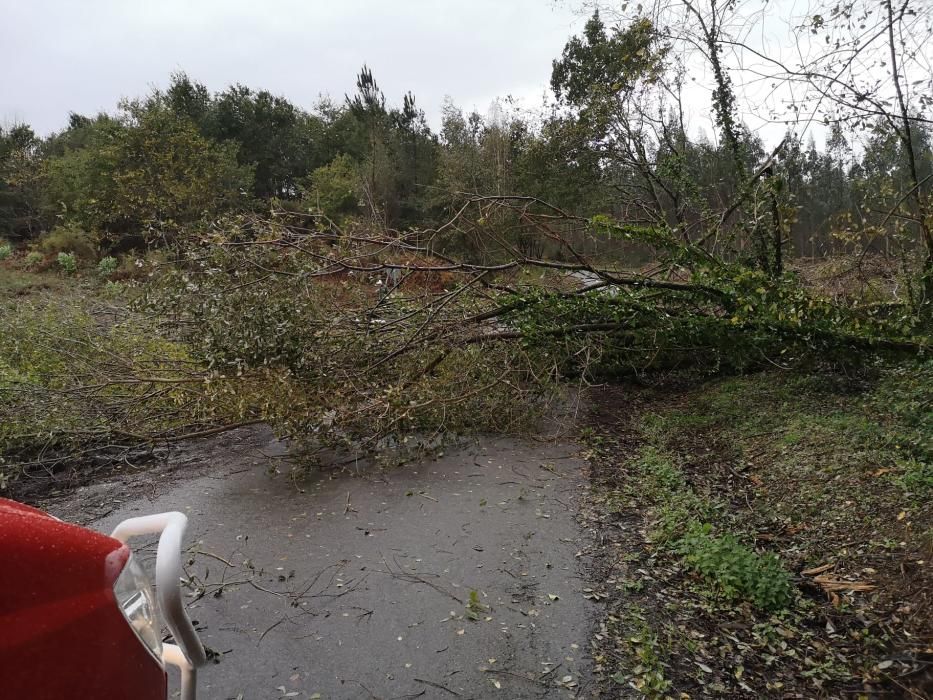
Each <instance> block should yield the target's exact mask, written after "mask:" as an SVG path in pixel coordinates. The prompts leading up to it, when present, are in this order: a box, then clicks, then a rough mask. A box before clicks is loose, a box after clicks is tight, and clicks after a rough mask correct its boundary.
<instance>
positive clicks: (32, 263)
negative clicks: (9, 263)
mask: <svg viewBox="0 0 933 700" xmlns="http://www.w3.org/2000/svg"><path fill="white" fill-rule="evenodd" d="M43 260H45V256H44V255H43V254H42V253H40V252H39V251H38V250H31V251H29V254H28V255H27V256H26V258H25V260H23V264H24V265H25V266H26V269H27V270H32V269H34V268H36V267H38V265H39V264H40V263H41V262H42V261H43Z"/></svg>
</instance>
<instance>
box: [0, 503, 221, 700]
mask: <svg viewBox="0 0 933 700" xmlns="http://www.w3.org/2000/svg"><path fill="white" fill-rule="evenodd" d="M186 526H187V518H186V517H185V516H184V515H183V514H181V513H162V514H159V515H150V516H145V517H141V518H132V519H130V520H124V521H123V522H122V523H120V524H119V525H118V526H117V528H116V529H115V530H114V531H113V533H111V535H110V536H109V537H108V536H107V535H102V534H100V533H97V532H94V531H92V530H88V529H86V528H83V527H79V526H77V525H70V524H68V523H64V522H62V521H60V520H58V519H57V518H54V517H52V516H51V515H49V514H47V513H43V512H42V511H40V510H37V509H35V508H31V507H29V506H26V505H23V504H21V503H16V502H15V501H10V500H6V499H2V498H0V697H4V698H42V699H52V698H54V699H56V700H58V699H60V698H108V700H116V699H120V698H125V699H126V700H156V699H158V700H165V698H166V693H167V679H166V674H165V664H171V665H174V666H177V667H178V668H179V669H180V671H181V685H182V690H181V697H182V700H193V699H194V697H195V692H196V669H197V668H198V667H199V666H201V665H202V664H203V663H204V661H205V654H204V647H203V646H202V645H201V642H200V640H199V639H198V636H197V633H196V632H195V631H194V627H193V626H192V624H191V621H190V620H189V618H188V615H187V613H186V612H185V608H184V604H183V602H182V597H181V587H180V579H181V574H182V570H181V544H182V537H183V536H184V532H185V527H186ZM154 533H161V537H160V538H159V547H158V554H157V557H156V572H155V589H154V592H153V587H152V586H151V585H150V583H149V580H148V578H147V577H146V575H145V573H144V572H143V570H142V569H141V568H140V567H139V565H138V564H137V563H136V562H135V561H134V560H133V554H132V552H131V550H130V548H129V547H128V546H127V544H126V541H127V540H128V539H129V538H130V537H134V536H136V535H144V534H154ZM163 622H164V624H165V626H166V627H167V628H168V630H169V631H170V632H171V634H172V638H173V640H174V644H167V643H163V641H162V639H163V631H162V623H163Z"/></svg>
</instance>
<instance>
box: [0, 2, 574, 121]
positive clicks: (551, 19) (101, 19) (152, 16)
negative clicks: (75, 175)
mask: <svg viewBox="0 0 933 700" xmlns="http://www.w3.org/2000/svg"><path fill="white" fill-rule="evenodd" d="M0 18H2V20H0V59H2V61H0V65H2V69H0V123H6V124H10V123H11V122H27V123H29V124H31V125H32V126H33V128H34V129H35V130H36V131H37V132H39V133H42V134H46V133H48V132H51V131H55V130H58V129H61V128H62V127H63V126H64V125H65V124H66V121H67V118H68V113H69V112H70V111H74V112H79V113H82V114H94V113H96V112H98V111H100V110H107V111H113V110H114V108H115V107H116V104H117V101H118V100H119V99H120V98H121V97H124V96H129V97H134V96H139V95H142V94H144V93H146V92H147V91H148V90H149V89H150V88H151V87H152V86H164V85H166V83H167V82H168V78H169V74H170V73H172V72H173V71H176V70H184V71H186V72H187V73H188V74H189V75H190V76H191V77H192V78H195V79H197V80H200V81H201V82H203V83H204V84H205V85H207V87H208V88H209V89H211V90H220V89H223V88H224V87H226V86H227V85H228V84H230V83H234V82H240V83H243V84H245V85H248V86H250V87H254V88H265V89H268V90H270V91H272V92H274V93H276V94H281V95H284V96H286V97H287V98H288V99H290V100H291V101H293V102H295V103H297V104H299V105H300V106H302V107H305V108H310V107H311V106H313V104H314V102H315V101H316V100H317V97H318V95H320V94H330V95H331V96H332V97H335V98H338V99H342V98H343V95H344V93H345V92H351V91H352V90H353V89H354V88H355V79H356V74H357V72H358V71H359V68H360V66H361V65H362V64H363V63H364V62H366V63H367V64H369V66H370V67H371V68H372V69H373V72H374V74H375V77H376V80H377V81H378V83H379V85H380V87H382V89H383V91H384V92H385V93H386V97H387V98H388V99H389V101H390V102H392V103H400V102H401V96H402V94H404V92H405V91H407V90H411V91H412V92H414V93H415V96H416V97H417V100H418V103H419V105H420V106H421V107H422V108H423V109H424V110H425V112H426V113H427V114H428V117H429V119H430V121H431V123H432V125H433V126H437V124H438V123H439V117H438V115H439V113H440V107H441V104H442V102H443V100H444V97H445V95H450V96H451V97H452V98H453V100H454V101H455V102H456V103H457V104H459V105H461V106H462V107H464V108H466V109H472V108H474V107H475V108H476V109H478V110H479V111H480V112H481V113H485V112H486V111H487V110H488V108H489V106H490V104H491V102H492V100H493V99H494V98H496V97H497V96H500V97H504V96H506V95H509V94H511V95H514V96H516V97H521V98H524V100H525V102H526V104H527V105H528V106H531V107H533V106H536V105H537V104H540V101H541V95H542V94H543V93H544V92H545V91H546V89H547V84H548V79H549V76H550V70H551V61H552V60H553V59H554V58H556V57H557V56H559V55H560V52H561V50H562V49H563V46H564V43H565V42H566V41H567V39H568V37H569V36H570V35H571V34H573V33H575V32H578V31H579V29H580V28H581V27H582V23H583V20H582V19H581V18H579V17H578V16H576V15H575V14H574V12H573V10H572V6H571V5H570V4H568V3H559V2H558V3H555V2H551V1H549V0H457V1H454V0H435V1H434V2H431V1H430V0H395V1H394V2H393V1H392V0H187V1H186V0H149V1H144V0H0Z"/></svg>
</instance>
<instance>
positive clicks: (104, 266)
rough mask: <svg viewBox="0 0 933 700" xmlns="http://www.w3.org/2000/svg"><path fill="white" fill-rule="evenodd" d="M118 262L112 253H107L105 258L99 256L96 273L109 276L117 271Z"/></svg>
mask: <svg viewBox="0 0 933 700" xmlns="http://www.w3.org/2000/svg"><path fill="white" fill-rule="evenodd" d="M118 266H119V262H117V259H116V258H115V257H113V256H112V255H108V256H107V257H106V258H101V259H100V262H99V263H97V274H99V275H100V276H101V277H110V275H112V274H113V273H114V272H116V271H117V267H118Z"/></svg>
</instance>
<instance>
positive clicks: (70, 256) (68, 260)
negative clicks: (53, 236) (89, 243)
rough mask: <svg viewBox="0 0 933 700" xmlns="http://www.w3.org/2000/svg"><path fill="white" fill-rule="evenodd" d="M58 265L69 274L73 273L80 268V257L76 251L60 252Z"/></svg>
mask: <svg viewBox="0 0 933 700" xmlns="http://www.w3.org/2000/svg"><path fill="white" fill-rule="evenodd" d="M56 259H57V260H58V266H59V267H60V268H61V269H62V270H63V271H64V272H66V273H67V274H69V275H73V274H74V273H75V272H76V271H77V269H78V259H77V258H76V257H75V255H74V253H59V254H58V258H56Z"/></svg>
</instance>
